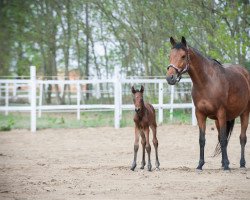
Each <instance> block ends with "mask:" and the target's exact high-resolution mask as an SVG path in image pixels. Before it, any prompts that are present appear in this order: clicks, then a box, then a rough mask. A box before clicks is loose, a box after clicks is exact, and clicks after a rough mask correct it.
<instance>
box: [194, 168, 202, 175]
mask: <svg viewBox="0 0 250 200" xmlns="http://www.w3.org/2000/svg"><path fill="white" fill-rule="evenodd" d="M202 171H203V170H202V168H198V167H197V168H196V169H195V172H196V173H197V174H200V173H202Z"/></svg>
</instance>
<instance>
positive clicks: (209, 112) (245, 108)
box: [167, 37, 250, 170]
mask: <svg viewBox="0 0 250 200" xmlns="http://www.w3.org/2000/svg"><path fill="white" fill-rule="evenodd" d="M170 42H171V45H172V49H171V52H170V58H169V59H170V65H169V66H168V70H167V82H168V83H169V84H171V85H174V84H176V83H177V82H178V81H179V80H180V79H181V75H182V74H184V73H188V74H189V76H190V78H191V79H192V82H193V88H192V98H193V102H194V105H195V114H196V118H197V121H198V126H199V144H200V159H199V164H198V167H197V169H199V170H202V167H203V165H204V163H205V160H204V147H205V141H206V140H205V132H206V119H207V118H210V119H213V120H215V124H216V127H217V130H218V140H219V143H218V145H217V148H216V151H215V155H216V154H218V153H220V151H221V155H222V161H221V163H222V167H223V168H224V170H229V160H228V155H227V145H228V140H229V138H230V135H231V133H232V130H233V126H234V122H235V118H236V117H238V116H239V117H240V122H241V133H240V144H241V159H240V167H245V163H246V162H245V145H246V142H247V136H246V130H247V127H248V120H249V110H250V74H249V72H248V71H247V70H246V69H245V68H244V67H242V66H240V65H233V64H231V65H230V66H227V67H226V68H225V67H223V66H222V65H221V64H220V63H219V62H217V61H216V60H212V59H210V58H207V57H205V56H203V55H202V54H201V53H200V52H199V51H198V50H196V49H195V48H192V47H190V46H188V45H187V42H186V39H185V38H184V37H182V40H181V42H180V43H177V42H176V41H175V40H174V39H173V38H172V37H171V38H170Z"/></svg>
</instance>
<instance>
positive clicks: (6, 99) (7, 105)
mask: <svg viewBox="0 0 250 200" xmlns="http://www.w3.org/2000/svg"><path fill="white" fill-rule="evenodd" d="M5 108H6V110H5V115H6V116H7V115H8V114H9V110H8V108H9V84H8V83H6V84H5Z"/></svg>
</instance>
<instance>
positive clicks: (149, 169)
mask: <svg viewBox="0 0 250 200" xmlns="http://www.w3.org/2000/svg"><path fill="white" fill-rule="evenodd" d="M145 136H146V151H147V153H148V171H151V169H152V165H151V160H150V153H151V146H150V143H149V127H148V128H146V129H145Z"/></svg>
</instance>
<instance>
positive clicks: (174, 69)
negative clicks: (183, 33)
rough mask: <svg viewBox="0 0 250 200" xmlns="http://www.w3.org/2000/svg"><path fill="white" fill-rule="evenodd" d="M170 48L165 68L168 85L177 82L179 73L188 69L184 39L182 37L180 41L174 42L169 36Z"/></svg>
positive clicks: (187, 56) (179, 76)
mask: <svg viewBox="0 0 250 200" xmlns="http://www.w3.org/2000/svg"><path fill="white" fill-rule="evenodd" d="M170 43H171V44H172V49H171V51H170V56H169V62H170V64H169V65H168V68H167V81H168V83H169V84H170V85H174V84H175V83H177V82H179V81H180V79H181V75H182V74H184V73H185V72H187V71H188V70H189V64H190V63H189V62H190V57H189V52H188V46H187V42H186V39H185V38H184V37H182V39H181V42H180V43H176V42H175V40H174V38H172V37H171V38H170Z"/></svg>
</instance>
